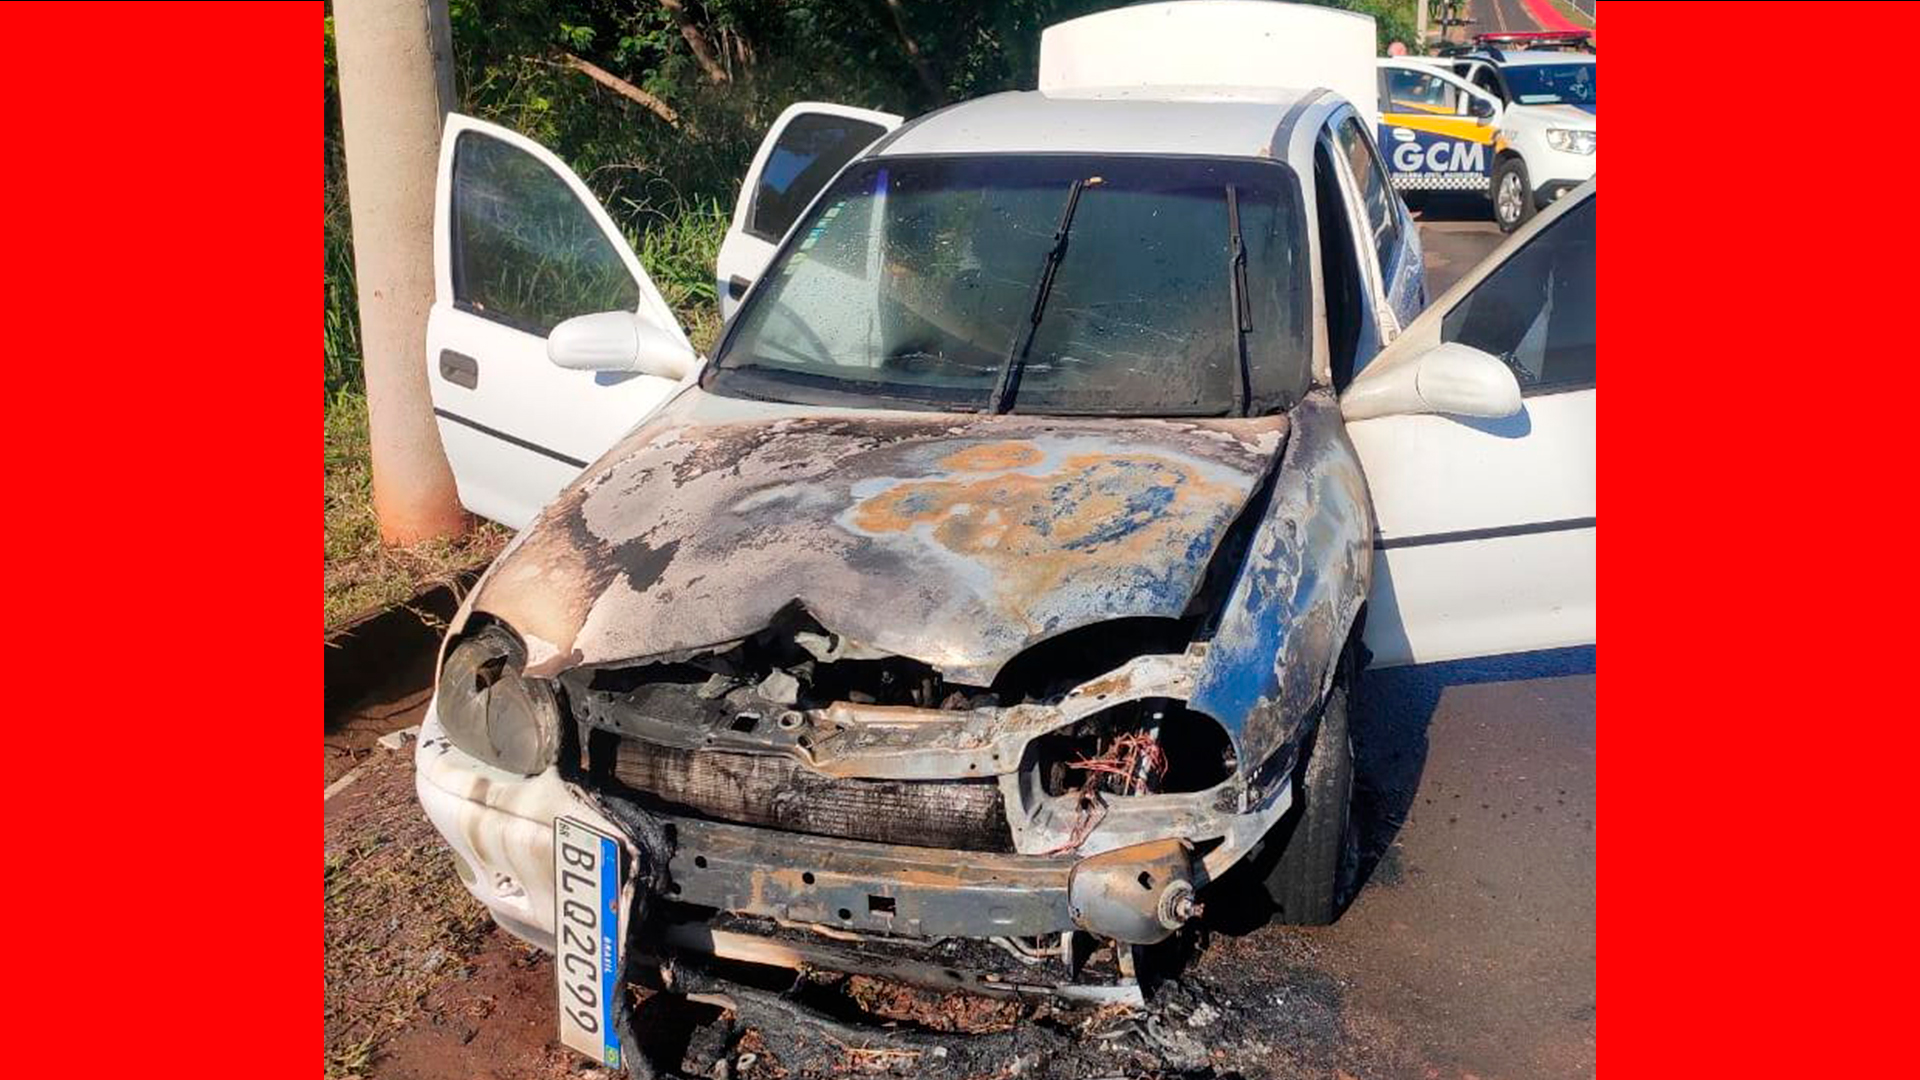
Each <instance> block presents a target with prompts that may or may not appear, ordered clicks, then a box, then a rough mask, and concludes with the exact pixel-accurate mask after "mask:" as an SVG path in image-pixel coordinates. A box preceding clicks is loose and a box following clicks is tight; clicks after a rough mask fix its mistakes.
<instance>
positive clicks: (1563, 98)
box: [1378, 34, 1598, 232]
mask: <svg viewBox="0 0 1920 1080" xmlns="http://www.w3.org/2000/svg"><path fill="white" fill-rule="evenodd" d="M1496 40H1498V41H1504V42H1509V43H1511V42H1515V41H1518V42H1519V43H1520V44H1526V45H1533V44H1540V45H1549V46H1562V47H1564V43H1563V42H1561V41H1559V40H1557V39H1556V40H1555V41H1551V42H1549V41H1545V40H1542V41H1539V42H1533V41H1530V40H1526V36H1525V35H1519V34H1509V35H1501V36H1499V37H1498V38H1497V39H1496V36H1495V35H1482V37H1481V38H1480V39H1479V40H1478V41H1477V42H1476V43H1475V44H1474V45H1472V46H1468V47H1466V48H1464V49H1461V50H1457V51H1455V52H1454V53H1453V54H1452V55H1448V56H1440V57H1414V56H1404V57H1393V58H1389V59H1384V60H1381V61H1380V62H1379V80H1380V85H1379V100H1380V130H1379V138H1378V141H1379V144H1380V147H1381V149H1382V150H1383V151H1385V153H1386V155H1387V164H1388V167H1389V168H1390V169H1391V170H1392V171H1393V182H1394V186H1395V187H1396V188H1398V189H1400V190H1401V191H1478V192H1484V193H1486V194H1487V196H1488V198H1489V199H1490V200H1491V201H1492V205H1493V216H1494V220H1495V221H1496V222H1498V223H1499V225H1500V228H1501V229H1502V230H1503V231H1506V232H1512V231H1513V230H1514V229H1516V228H1518V227H1519V226H1520V224H1521V223H1522V222H1524V221H1526V220H1527V219H1528V218H1530V217H1532V216H1533V214H1534V211H1536V210H1538V209H1540V208H1541V207H1544V206H1546V205H1547V204H1549V203H1551V202H1552V201H1553V200H1555V199H1557V198H1559V197H1560V196H1562V195H1564V194H1566V193H1567V192H1568V191H1571V190H1573V189H1574V188H1575V187H1577V186H1579V185H1580V184H1581V183H1582V182H1584V181H1586V180H1588V179H1590V178H1591V177H1592V176H1593V175H1594V144H1595V135H1594V126H1595V98H1596V73H1597V70H1598V69H1597V67H1596V62H1595V58H1594V57H1593V56H1592V55H1590V54H1579V53H1571V52H1566V51H1556V50H1555V49H1552V48H1526V49H1519V50H1508V49H1502V48H1501V47H1500V46H1499V44H1496V43H1495V42H1496Z"/></svg>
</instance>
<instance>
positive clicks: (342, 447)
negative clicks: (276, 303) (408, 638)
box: [324, 389, 509, 633]
mask: <svg viewBox="0 0 1920 1080" xmlns="http://www.w3.org/2000/svg"><path fill="white" fill-rule="evenodd" d="M325 423H326V459H325V460H326V496H327V497H326V518H325V522H326V584H325V589H324V607H325V611H326V631H327V632H328V633H331V632H332V631H333V630H335V629H337V628H338V627H339V626H341V625H342V624H344V623H346V622H349V621H351V620H352V619H353V618H354V617H355V616H358V615H363V614H366V613H368V612H371V611H377V610H379V609H381V608H384V607H389V606H391V605H393V604H397V603H400V602H402V601H404V600H406V599H407V598H408V597H410V596H412V595H413V594H414V593H416V592H418V591H420V590H421V589H422V588H425V587H426V586H428V585H430V584H432V583H434V582H436V581H451V580H452V579H453V577H454V576H455V575H456V574H458V573H459V572H460V571H462V570H465V569H468V568H470V567H475V566H481V565H484V564H485V563H486V562H487V561H488V560H489V559H491V558H493V557H494V556H495V555H497V554H499V552H500V548H501V547H502V546H504V545H505V544H506V542H507V537H508V535H509V534H508V532H507V530H506V529H505V528H503V527H501V526H499V525H495V524H493V523H492V522H487V521H476V522H475V526H474V528H473V529H472V531H470V532H468V533H467V534H466V535H465V536H460V537H456V538H454V539H451V540H429V541H427V542H426V543H423V544H416V545H414V546H413V547H411V548H389V547H386V546H384V545H383V544H381V543H380V523H379V521H378V520H377V519H375V517H374V514H373V467H372V464H371V463H370V461H369V460H368V456H367V399H366V397H365V395H363V394H362V393H360V392H359V391H358V390H354V389H346V390H340V391H338V392H336V393H334V394H333V396H332V397H330V398H328V399H327V406H326V421H325Z"/></svg>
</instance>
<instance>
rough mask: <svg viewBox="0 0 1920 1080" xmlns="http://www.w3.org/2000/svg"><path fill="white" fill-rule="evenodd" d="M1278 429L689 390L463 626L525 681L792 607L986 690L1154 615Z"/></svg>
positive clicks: (1213, 540)
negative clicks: (1015, 662) (776, 399)
mask: <svg viewBox="0 0 1920 1080" xmlns="http://www.w3.org/2000/svg"><path fill="white" fill-rule="evenodd" d="M1289 427H1290V425H1289V422H1288V420H1287V418H1286V417H1285V416H1270V417H1257V418H1248V419H1215V420H1199V421H1173V420H1151V419H1128V420H1125V421H1116V420H1113V419H1103V418H1094V417H1023V416H980V415H944V414H926V415H913V416H903V415H897V414H885V413H880V414H874V415H860V414H855V413H848V412H844V411H836V410H828V409H815V408H808V407H803V406H794V405H777V404H763V403H753V402H742V401H737V400H733V399H723V398H716V397H712V396H708V395H704V394H700V393H698V392H697V391H696V392H690V393H688V394H686V395H684V396H682V397H681V398H679V399H677V400H676V401H675V402H674V403H672V404H671V405H670V406H668V407H667V408H665V409H663V410H662V411H660V412H659V413H656V414H655V415H654V417H653V418H652V419H651V420H650V421H648V423H646V424H645V425H643V426H642V427H641V428H639V429H636V430H635V431H634V432H632V433H631V434H629V435H628V436H627V438H626V439H625V440H623V442H622V443H621V444H620V445H619V446H617V447H615V448H614V449H613V450H611V451H609V453H608V454H607V456H606V457H605V458H603V459H602V461H601V462H600V463H598V464H597V465H596V466H594V467H593V468H590V469H589V470H588V471H587V473H586V474H585V475H583V476H582V477H581V478H580V479H579V480H577V481H575V483H574V484H573V485H572V486H570V487H569V488H568V489H567V491H566V492H564V493H563V494H562V495H561V496H560V498H559V499H557V500H556V501H555V502H554V504H553V505H552V506H550V507H549V508H548V509H547V510H546V511H545V512H543V513H542V514H541V516H540V518H539V520H537V521H536V522H535V523H534V524H533V525H531V526H530V527H529V529H528V531H527V532H526V533H523V534H522V536H521V538H520V541H521V542H519V543H517V544H516V545H514V546H512V547H510V548H509V550H508V551H507V552H505V553H503V554H502V556H501V558H500V560H499V561H498V562H497V563H496V564H495V567H494V569H493V571H492V572H491V573H490V575H489V577H488V579H487V580H486V581H484V582H483V583H482V584H481V585H480V587H479V589H478V590H477V595H476V596H475V598H474V600H473V603H472V610H473V611H477V612H486V613H488V614H491V615H494V616H496V617H498V618H500V619H501V620H503V621H505V622H506V623H507V624H508V625H509V626H512V627H513V628H514V629H516V630H517V631H519V632H520V633H521V634H522V635H523V636H524V637H525V638H527V645H528V653H529V670H531V671H533V672H534V673H535V674H551V673H556V672H558V671H561V670H565V669H567V668H570V667H575V666H580V665H596V664H606V663H614V662H622V661H627V660H633V659H639V658H642V657H666V656H671V655H674V654H676V653H680V652H683V651H694V650H699V649H703V648H709V647H712V646H715V645H717V644H720V643H724V642H729V641H734V640H738V639H739V638H742V637H745V636H748V635H751V634H754V633H756V632H758V631H759V630H761V629H762V628H764V627H765V626H766V625H767V623H768V621H769V620H770V619H771V618H773V616H774V615H775V614H776V613H777V612H779V611H780V610H782V609H783V608H785V607H786V606H787V605H789V604H793V603H798V604H800V605H801V606H803V607H804V608H805V609H806V610H807V611H808V613H809V614H810V615H811V616H812V617H814V618H815V619H817V620H818V621H819V622H820V624H821V625H822V626H824V627H826V628H827V629H828V630H830V631H832V632H833V633H835V634H837V635H840V636H842V637H844V638H847V639H848V640H850V641H854V642H857V643H859V644H861V645H863V646H866V647H869V648H872V649H876V650H879V651H882V652H888V653H893V654H895V655H899V656H907V657H912V658H914V659H919V660H923V661H925V662H927V663H929V664H931V665H933V666H934V667H936V668H937V669H939V670H940V671H941V672H942V673H943V674H945V675H946V676H947V677H948V678H949V679H951V680H952V681H954V682H958V683H964V684H967V685H981V686H984V685H986V684H987V683H989V682H991V680H992V678H993V676H994V673H995V672H996V671H997V670H998V669H999V667H1000V666H1001V665H1002V664H1004V663H1006V662H1007V660H1009V659H1010V658H1011V657H1012V656H1013V655H1015V654H1016V653H1017V652H1019V651H1020V650H1021V649H1023V648H1025V647H1027V646H1029V645H1031V644H1032V643H1033V642H1034V641H1036V640H1039V639H1040V638H1041V637H1044V636H1046V635H1050V634H1056V633H1060V632H1063V631H1066V630H1069V629H1072V628H1074V627H1077V626H1082V625H1086V624H1088V623H1092V622H1099V621H1102V620H1106V619H1113V618H1126V617H1133V616H1166V617H1175V616H1178V615H1179V614H1181V612H1182V611H1184V609H1185V608H1186V606H1187V602H1188V600H1189V598H1190V597H1191V596H1192V593H1193V590H1194V589H1195V588H1196V587H1197V586H1198V584H1199V583H1200V581H1201V579H1202V577H1203V575H1204V573H1205V570H1206V566H1207V562H1208V559H1209V557H1210V556H1211V554H1212V552H1213V550H1214V547H1215V545H1216V544H1217V543H1218V541H1219V540H1220V537H1221V536H1222V534H1223V533H1224V532H1225V530H1226V528H1227V526H1228V525H1229V524H1230V523H1231V522H1232V520H1233V518H1234V516H1235V515H1236V514H1237V513H1238V512H1239V510H1240V507H1241V506H1242V505H1244V503H1245V501H1246V498H1247V496H1248V495H1249V493H1250V492H1251V491H1253V490H1254V488H1255V487H1256V485H1257V484H1258V483H1259V481H1260V479H1261V477H1262V475H1263V474H1264V473H1265V472H1266V470H1267V469H1268V467H1269V466H1270V465H1271V464H1272V461H1273V459H1274V456H1275V455H1276V454H1277V452H1278V451H1279V450H1280V448H1281V447H1282V446H1283V445H1284V444H1285V441H1286V436H1287V432H1288V430H1289Z"/></svg>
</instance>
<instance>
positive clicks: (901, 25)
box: [887, 0, 947, 105]
mask: <svg viewBox="0 0 1920 1080" xmlns="http://www.w3.org/2000/svg"><path fill="white" fill-rule="evenodd" d="M887 14H889V15H892V16H893V29H894V32H895V33H896V34H898V35H900V47H901V48H902V49H904V50H906V53H907V59H908V60H909V61H911V62H912V63H913V70H914V73H915V74H917V75H919V76H920V85H922V86H924V87H926V88H927V93H929V94H932V95H933V103H934V104H935V105H945V104H946V103H947V88H946V87H945V86H943V85H941V83H940V76H939V75H938V74H936V73H935V72H934V70H933V64H932V63H931V62H929V61H928V60H927V58H926V56H925V55H924V54H922V53H921V52H920V46H919V44H918V43H917V42H915V41H914V40H913V35H912V34H909V33H907V20H906V17H905V15H904V13H903V12H902V11H901V8H900V0H887Z"/></svg>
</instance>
